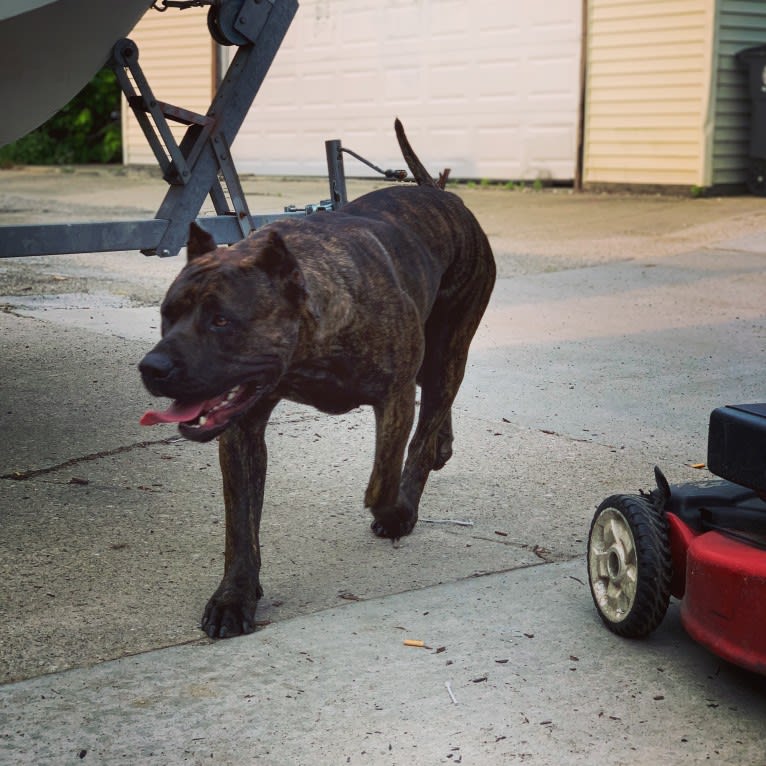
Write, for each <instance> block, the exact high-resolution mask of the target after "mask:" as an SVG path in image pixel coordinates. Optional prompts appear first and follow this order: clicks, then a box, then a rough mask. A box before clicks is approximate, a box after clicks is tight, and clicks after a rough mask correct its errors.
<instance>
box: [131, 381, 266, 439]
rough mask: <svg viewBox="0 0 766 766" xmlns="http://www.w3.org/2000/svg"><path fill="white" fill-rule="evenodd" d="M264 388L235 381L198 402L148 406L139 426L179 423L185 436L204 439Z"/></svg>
mask: <svg viewBox="0 0 766 766" xmlns="http://www.w3.org/2000/svg"><path fill="white" fill-rule="evenodd" d="M263 392H264V387H263V386H255V385H249V386H245V385H238V386H234V388H232V389H230V390H229V391H227V392H226V393H225V394H221V395H220V396H216V397H213V398H212V399H206V400H204V401H201V402H181V401H179V400H176V401H174V402H172V404H171V405H170V406H169V407H168V408H167V409H166V410H162V411H158V410H148V411H147V412H145V413H144V414H143V416H142V417H141V420H140V421H139V422H140V423H141V425H142V426H153V425H156V424H157V423H178V429H179V431H180V432H181V434H182V435H183V436H185V437H186V438H187V439H193V440H195V441H207V440H208V439H212V438H213V437H215V436H217V435H218V434H219V433H221V431H223V430H224V429H225V428H226V426H228V425H229V423H230V422H231V420H232V418H234V417H235V416H236V415H239V414H240V413H242V412H244V411H245V410H247V409H248V408H249V407H250V405H251V404H253V403H254V402H255V401H256V400H257V399H259V398H260V397H261V395H262V394H263Z"/></svg>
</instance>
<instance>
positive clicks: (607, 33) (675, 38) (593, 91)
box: [583, 0, 715, 186]
mask: <svg viewBox="0 0 766 766" xmlns="http://www.w3.org/2000/svg"><path fill="white" fill-rule="evenodd" d="M714 27H715V0H589V2H588V45H587V98H586V111H585V126H584V168H583V171H584V172H583V181H584V183H585V184H588V183H616V184H652V185H655V184H668V185H682V186H692V185H704V184H705V183H706V177H705V167H706V156H707V154H708V153H709V146H708V144H709V141H710V138H709V135H707V134H706V122H707V115H708V114H709V111H710V108H711V107H710V99H711V76H712V75H711V72H712V68H713V67H712V63H711V57H712V55H713V48H714V40H713V30H714Z"/></svg>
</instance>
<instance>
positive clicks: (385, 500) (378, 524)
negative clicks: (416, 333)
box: [364, 381, 418, 540]
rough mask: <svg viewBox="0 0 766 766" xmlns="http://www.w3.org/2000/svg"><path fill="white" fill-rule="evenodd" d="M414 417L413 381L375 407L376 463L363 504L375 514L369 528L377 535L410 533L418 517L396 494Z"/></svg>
mask: <svg viewBox="0 0 766 766" xmlns="http://www.w3.org/2000/svg"><path fill="white" fill-rule="evenodd" d="M414 417H415V382H414V381H412V383H411V384H410V383H406V384H404V385H403V386H401V387H400V388H398V389H396V390H394V391H392V392H391V393H390V394H389V396H388V397H387V398H386V399H385V401H383V402H382V403H380V404H379V405H376V406H375V426H376V430H375V462H374V464H373V468H372V475H371V476H370V482H369V484H368V485H367V493H366V494H365V497H364V504H365V506H366V507H367V508H369V509H370V510H371V511H372V515H373V516H374V517H375V518H374V521H373V522H372V524H371V527H370V528H371V529H372V531H373V532H374V533H375V534H376V535H377V536H378V537H390V538H391V539H392V540H398V539H399V538H400V537H402V536H403V535H408V534H409V533H410V532H412V529H413V527H414V526H415V522H416V521H417V518H418V515H417V508H413V507H411V506H410V505H409V504H407V503H403V502H401V499H400V497H399V484H400V482H401V478H402V464H403V462H404V450H405V448H406V446H407V439H408V438H409V435H410V429H411V428H412V422H413V420H414Z"/></svg>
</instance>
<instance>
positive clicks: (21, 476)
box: [0, 436, 182, 481]
mask: <svg viewBox="0 0 766 766" xmlns="http://www.w3.org/2000/svg"><path fill="white" fill-rule="evenodd" d="M179 441H182V439H181V437H180V436H174V437H170V438H167V439H157V440H154V441H143V442H137V443H135V444H125V445H123V446H122V447H116V448H115V449H110V450H102V451H101V452H93V453H91V454H89V455H80V456H79V457H73V458H70V459H69V460H64V461H63V462H62V463H56V464H55V465H50V466H46V467H45V468H31V469H29V470H28V471H11V473H5V474H0V479H9V480H11V481H26V480H27V479H35V478H37V477H38V476H45V475H46V474H49V473H55V472H56V471H61V470H63V469H65V468H72V467H73V466H76V465H79V464H80V463H87V462H90V461H92V460H100V459H101V458H105V457H112V455H121V454H123V453H125V452H132V451H133V450H137V449H146V448H147V447H156V446H160V445H168V444H174V443H176V442H179Z"/></svg>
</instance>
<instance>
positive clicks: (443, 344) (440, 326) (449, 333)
mask: <svg viewBox="0 0 766 766" xmlns="http://www.w3.org/2000/svg"><path fill="white" fill-rule="evenodd" d="M487 267H488V268H487V273H486V279H485V280H484V281H478V282H477V283H473V284H472V285H471V286H470V287H472V288H473V289H468V290H464V291H462V294H457V295H454V294H453V295H450V296H449V298H448V299H442V300H439V301H437V303H436V304H435V306H434V309H433V310H432V312H431V315H430V316H429V318H428V322H427V324H426V331H425V338H426V347H425V356H424V359H423V364H422V366H421V369H420V372H419V375H418V382H419V383H420V387H421V395H420V414H419V416H418V424H417V428H416V429H415V433H414V435H413V437H412V441H411V442H410V446H409V450H408V453H407V461H406V463H405V465H404V471H403V473H402V482H401V487H400V490H399V503H400V504H401V505H406V506H408V507H411V508H413V509H414V513H415V516H416V517H417V509H418V505H419V504H420V498H421V495H422V494H423V490H424V488H425V485H426V481H427V480H428V476H429V474H430V473H431V471H432V470H435V471H438V470H439V469H440V468H443V467H444V465H445V464H446V462H447V461H448V460H449V459H450V457H451V456H452V442H453V433H452V403H453V402H454V400H455V396H456V395H457V392H458V389H459V388H460V384H461V382H462V380H463V375H464V373H465V367H466V363H467V361H468V348H469V345H470V343H471V339H472V338H473V335H474V333H475V332H476V330H477V328H478V326H479V322H480V321H481V317H482V315H483V314H484V310H485V308H486V306H487V303H488V301H489V296H490V294H491V292H492V286H493V285H494V274H495V272H494V262H493V261H492V260H491V254H490V256H489V260H488V261H487Z"/></svg>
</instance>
